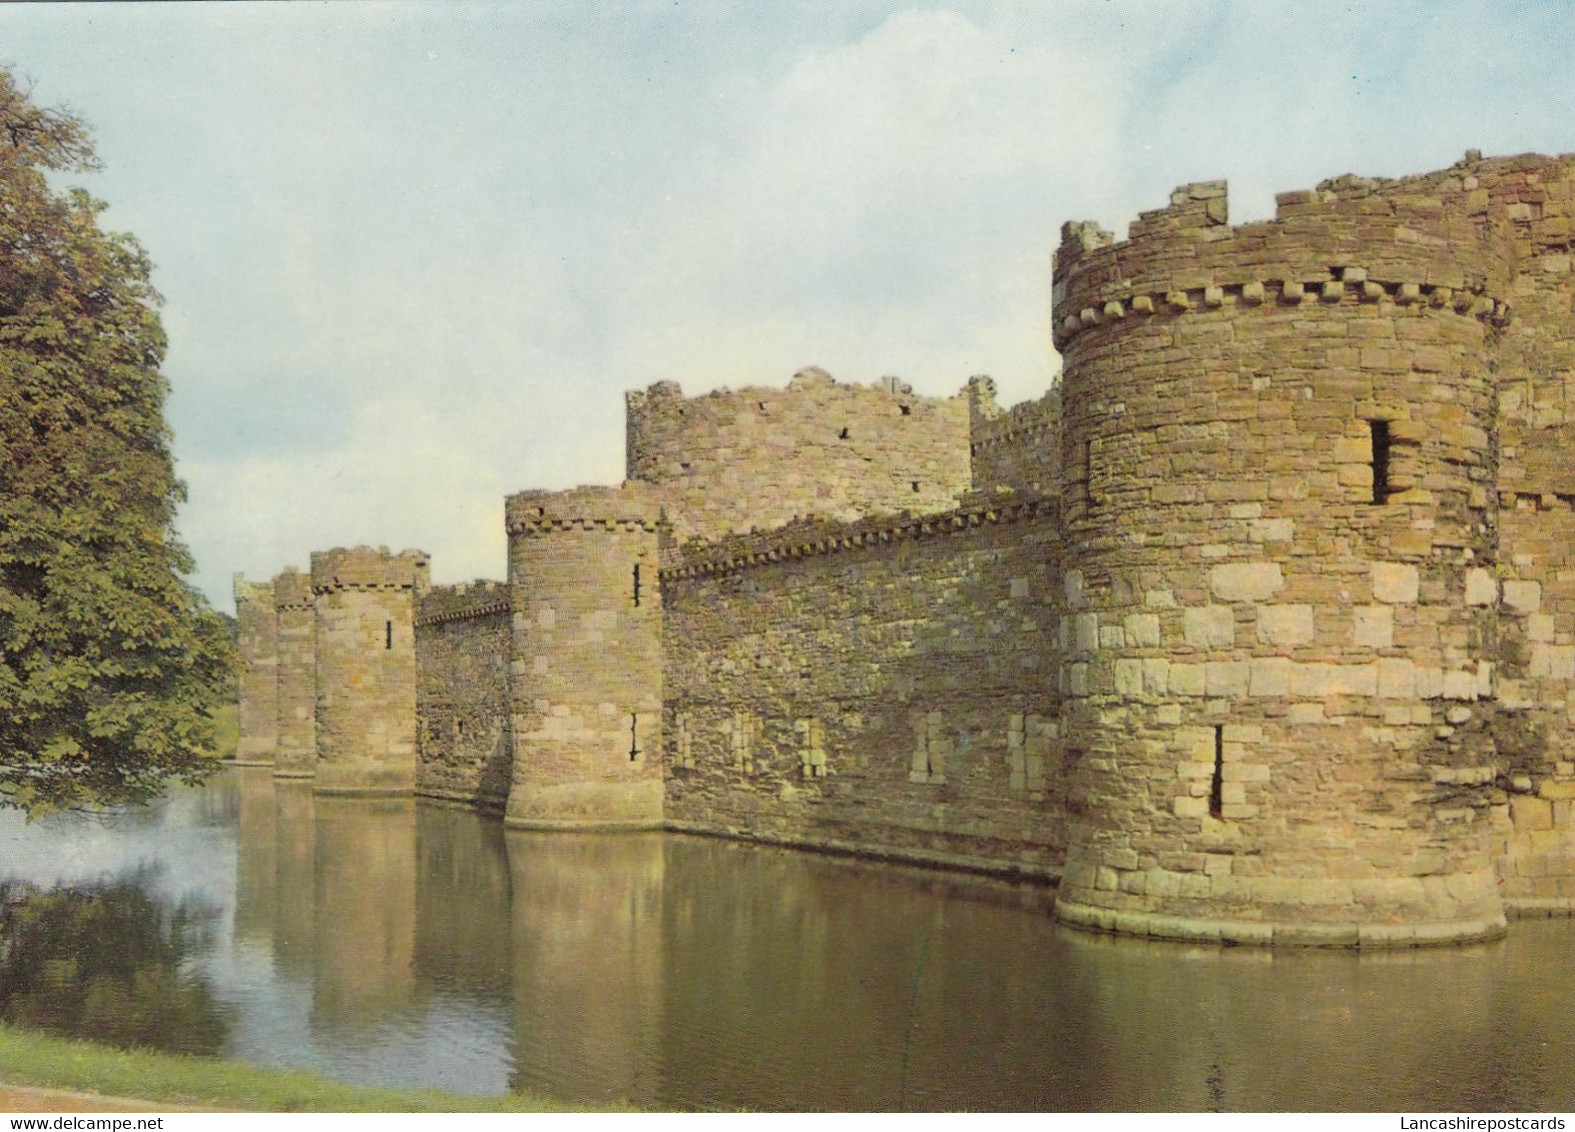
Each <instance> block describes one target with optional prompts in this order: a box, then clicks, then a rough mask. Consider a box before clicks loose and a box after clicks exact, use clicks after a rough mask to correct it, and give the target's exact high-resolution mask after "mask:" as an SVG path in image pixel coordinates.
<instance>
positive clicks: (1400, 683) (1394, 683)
mask: <svg viewBox="0 0 1575 1132" xmlns="http://www.w3.org/2000/svg"><path fill="white" fill-rule="evenodd" d="M1378 695H1379V697H1380V698H1381V699H1389V700H1404V699H1410V698H1412V697H1413V696H1415V695H1416V665H1414V664H1413V663H1412V662H1411V661H1409V660H1405V659H1402V658H1392V657H1385V658H1383V659H1381V660H1379V662H1378Z"/></svg>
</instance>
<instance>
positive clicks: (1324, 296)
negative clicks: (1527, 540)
mask: <svg viewBox="0 0 1575 1132" xmlns="http://www.w3.org/2000/svg"><path fill="white" fill-rule="evenodd" d="M1279 205H1280V207H1279V213H1278V216H1277V218H1276V219H1275V220H1274V221H1271V222H1264V223H1258V224H1249V225H1245V226H1242V227H1239V228H1231V227H1229V226H1228V225H1227V224H1226V196H1225V187H1224V184H1223V183H1210V184H1199V185H1189V186H1184V187H1182V188H1181V189H1178V190H1177V191H1176V193H1175V194H1174V195H1173V197H1172V200H1171V205H1170V207H1168V208H1165V209H1162V210H1160V211H1157V212H1153V213H1147V214H1145V215H1143V216H1142V217H1141V218H1140V219H1139V220H1138V222H1137V223H1136V224H1134V225H1133V227H1132V232H1131V236H1130V238H1129V240H1127V241H1126V242H1123V243H1114V242H1113V241H1112V240H1111V237H1110V236H1109V235H1108V234H1107V233H1104V232H1102V231H1100V230H1099V229H1097V227H1095V226H1093V225H1090V224H1069V225H1067V226H1066V228H1065V230H1064V233H1063V242H1062V244H1061V247H1060V249H1059V251H1058V253H1057V256H1056V284H1055V300H1054V304H1055V310H1054V316H1055V335H1056V345H1057V346H1058V347H1059V348H1060V350H1061V352H1062V355H1063V358H1064V362H1065V370H1064V376H1063V387H1062V390H1063V396H1062V402H1063V412H1064V426H1065V427H1064V434H1063V437H1062V448H1061V467H1062V490H1063V493H1064V499H1065V519H1066V539H1067V545H1066V556H1065V563H1066V577H1065V593H1064V606H1063V609H1062V645H1063V664H1062V668H1061V680H1062V683H1063V691H1064V693H1065V697H1066V698H1065V705H1066V707H1065V711H1066V715H1065V720H1064V725H1065V732H1064V733H1065V736H1066V739H1065V745H1066V765H1067V770H1068V774H1069V794H1070V796H1069V805H1070V809H1071V829H1070V845H1069V850H1068V859H1067V864H1066V869H1065V874H1064V879H1063V882H1062V886H1061V891H1060V896H1059V901H1058V914H1059V915H1060V917H1061V918H1062V919H1063V920H1065V921H1068V922H1071V923H1076V924H1081V925H1087V926H1093V927H1098V928H1102V929H1106V930H1114V931H1123V932H1132V933H1138V934H1147V935H1159V936H1169V937H1181V938H1198V939H1221V940H1227V941H1236V942H1254V943H1315V944H1329V945H1358V944H1360V945H1395V944H1399V945H1407V944H1414V943H1422V942H1431V941H1442V940H1462V939H1473V938H1481V937H1486V936H1491V935H1494V934H1496V933H1498V932H1500V931H1502V930H1503V927H1504V914H1503V908H1502V902H1501V900H1500V898H1499V894H1498V892H1497V890H1496V886H1495V876H1494V872H1493V868H1492V832H1491V824H1492V823H1491V817H1490V808H1491V807H1490V803H1491V800H1492V799H1491V783H1492V779H1493V776H1494V767H1493V749H1492V741H1491V738H1490V736H1489V732H1488V728H1487V726H1486V718H1485V717H1486V714H1487V713H1488V712H1489V711H1490V710H1491V703H1492V696H1493V673H1492V667H1491V664H1490V661H1489V659H1488V658H1489V657H1490V656H1491V655H1492V647H1493V641H1494V636H1495V633H1496V621H1495V619H1496V616H1497V614H1496V611H1495V604H1494V603H1495V589H1494V583H1493V579H1492V575H1491V573H1490V569H1491V566H1492V563H1493V560H1494V555H1495V552H1496V548H1497V539H1496V530H1495V527H1496V506H1497V501H1496V497H1495V494H1494V491H1493V476H1494V472H1495V463H1496V459H1497V453H1496V450H1495V447H1494V441H1493V428H1494V405H1495V399H1494V389H1493V382H1492V377H1491V374H1490V367H1489V365H1488V362H1487V356H1486V353H1487V344H1488V340H1489V338H1490V337H1491V336H1492V335H1493V334H1494V333H1495V327H1496V326H1497V325H1498V324H1499V322H1500V321H1501V319H1502V317H1503V314H1504V309H1505V308H1504V300H1505V299H1506V298H1507V295H1508V287H1507V279H1508V268H1509V261H1508V257H1507V255H1506V254H1505V252H1504V249H1503V247H1502V246H1501V245H1500V244H1498V243H1497V242H1496V239H1495V238H1494V237H1493V236H1492V234H1491V232H1490V231H1488V229H1486V228H1485V227H1483V226H1480V225H1478V224H1477V223H1476V222H1475V221H1474V220H1473V219H1472V218H1471V217H1469V216H1465V215H1450V214H1447V213H1446V212H1445V210H1444V209H1443V207H1442V205H1441V202H1440V201H1439V199H1438V198H1437V197H1429V196H1426V195H1424V194H1423V193H1421V192H1414V193H1411V194H1406V193H1403V192H1400V191H1398V190H1397V189H1395V187H1394V186H1393V185H1390V184H1387V183H1378V182H1364V181H1355V180H1352V179H1344V180H1342V181H1337V182H1331V183H1329V184H1326V185H1324V186H1321V187H1320V189H1319V190H1318V191H1316V192H1310V193H1291V194H1286V195H1284V196H1282V197H1281V198H1280V201H1279Z"/></svg>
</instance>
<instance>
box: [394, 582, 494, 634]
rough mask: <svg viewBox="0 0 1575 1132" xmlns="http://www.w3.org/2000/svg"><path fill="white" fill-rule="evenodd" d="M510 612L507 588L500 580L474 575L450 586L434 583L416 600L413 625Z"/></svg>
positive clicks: (433, 623)
mask: <svg viewBox="0 0 1575 1132" xmlns="http://www.w3.org/2000/svg"><path fill="white" fill-rule="evenodd" d="M508 611H509V588H508V586H507V585H505V584H504V583H503V582H493V581H489V580H487V579H485V578H477V579H476V580H475V581H474V582H459V583H457V584H456V585H452V586H433V587H432V589H431V590H429V591H428V592H427V593H425V594H422V595H421V596H420V597H418V598H417V599H416V624H417V625H418V626H420V625H436V624H440V623H442V622H445V621H464V620H469V619H471V618H476V617H491V616H493V615H495V614H500V613H507V612H508Z"/></svg>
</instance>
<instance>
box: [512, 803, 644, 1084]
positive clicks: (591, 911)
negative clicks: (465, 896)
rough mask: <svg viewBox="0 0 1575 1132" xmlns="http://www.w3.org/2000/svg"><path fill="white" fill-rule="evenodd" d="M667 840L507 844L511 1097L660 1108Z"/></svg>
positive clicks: (527, 839)
mask: <svg viewBox="0 0 1575 1132" xmlns="http://www.w3.org/2000/svg"><path fill="white" fill-rule="evenodd" d="M663 846H664V842H663V838H662V836H661V835H660V834H639V833H624V834H608V835H603V836H590V837H587V836H584V835H577V834H552V833H532V832H527V831H523V830H517V831H510V832H509V834H508V859H509V876H510V878H511V880H512V884H513V930H512V933H511V940H512V944H513V960H514V962H513V971H514V986H513V992H514V1011H515V1025H514V1046H513V1050H512V1052H513V1055H514V1066H515V1069H514V1074H513V1076H512V1077H511V1078H510V1082H509V1083H510V1086H511V1087H512V1088H514V1089H516V1090H517V1091H522V1092H523V1091H531V1092H538V1093H549V1094H553V1095H559V1096H565V1097H568V1098H570V1099H574V1100H577V1101H585V1102H593V1103H594V1102H601V1101H613V1100H623V1101H627V1102H629V1103H632V1104H636V1105H640V1106H650V1105H652V1104H656V1103H658V1082H659V1079H660V1076H661V1072H660V1071H661V1063H660V1059H659V1057H658V1050H659V1048H660V1040H661V1038H660V1035H661V1032H662V1029H663V1026H662V1006H663V983H664V971H665V969H666V967H667V956H668V948H667V945H666V940H665V939H664V936H663V931H662V900H663V883H664V879H665V876H666V857H665V854H664V852H663Z"/></svg>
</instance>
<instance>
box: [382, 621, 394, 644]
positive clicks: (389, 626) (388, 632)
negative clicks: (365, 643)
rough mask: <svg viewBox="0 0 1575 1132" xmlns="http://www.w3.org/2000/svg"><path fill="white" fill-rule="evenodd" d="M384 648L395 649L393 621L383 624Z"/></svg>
mask: <svg viewBox="0 0 1575 1132" xmlns="http://www.w3.org/2000/svg"><path fill="white" fill-rule="evenodd" d="M383 647H384V648H385V649H391V648H393V647H394V623H393V622H392V621H384V622H383Z"/></svg>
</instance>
